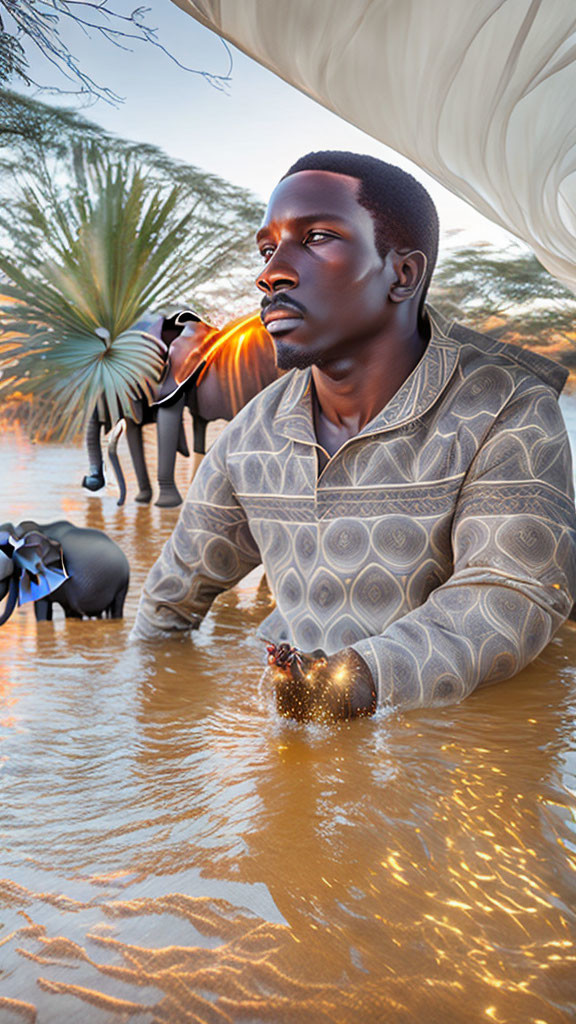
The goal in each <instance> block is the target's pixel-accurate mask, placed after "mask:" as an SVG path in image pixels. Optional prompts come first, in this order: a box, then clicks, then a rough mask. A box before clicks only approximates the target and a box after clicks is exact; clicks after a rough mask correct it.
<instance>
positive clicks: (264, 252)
mask: <svg viewBox="0 0 576 1024" xmlns="http://www.w3.org/2000/svg"><path fill="white" fill-rule="evenodd" d="M273 252H274V246H272V245H263V246H262V248H261V249H260V255H261V256H262V257H263V258H264V259H265V260H266V261H268V260H269V259H270V257H271V256H272V254H273Z"/></svg>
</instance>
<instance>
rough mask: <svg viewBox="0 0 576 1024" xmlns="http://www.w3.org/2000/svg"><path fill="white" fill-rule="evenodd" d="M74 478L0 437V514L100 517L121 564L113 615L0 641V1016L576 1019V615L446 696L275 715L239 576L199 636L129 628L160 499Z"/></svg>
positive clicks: (75, 456) (61, 452)
mask: <svg viewBox="0 0 576 1024" xmlns="http://www.w3.org/2000/svg"><path fill="white" fill-rule="evenodd" d="M565 411H566V414H567V418H568V422H569V425H570V427H571V430H572V432H573V436H574V437H575V438H576V402H574V401H571V400H566V402H565ZM148 441H149V442H151V441H152V436H151V435H149V437H148ZM83 472H84V456H83V453H82V451H81V449H79V448H75V447H71V446H70V447H66V446H52V445H32V444H30V443H29V442H28V441H27V440H26V438H25V436H24V435H23V433H22V432H21V431H19V430H17V429H15V430H14V431H11V432H5V433H4V435H3V437H2V439H1V440H0V480H1V481H2V485H1V486H2V491H3V502H2V513H1V516H0V519H1V520H2V521H4V520H6V519H11V520H13V521H19V520H20V519H25V518H38V519H39V520H41V521H42V520H43V521H50V520H51V519H56V518H61V517H66V518H69V519H71V520H73V521H74V522H77V523H78V524H79V525H84V524H85V525H88V526H92V527H96V528H99V529H105V530H106V531H107V532H108V533H109V534H110V535H111V536H112V537H113V538H114V539H115V540H116V541H118V543H119V544H121V546H122V547H123V548H124V550H125V551H126V553H127V555H128V557H129V560H130V563H131V566H132V582H131V587H130V593H129V596H128V601H127V605H126V609H125V614H126V618H125V619H124V621H122V622H105V621H103V622H79V621H73V620H71V621H68V622H67V621H65V620H64V618H63V617H62V618H60V617H57V618H56V619H55V621H54V623H52V624H50V623H40V624H36V622H35V620H34V616H33V613H32V612H31V610H30V608H28V609H25V610H24V609H22V610H20V611H18V612H16V613H15V614H14V616H13V618H12V619H11V621H10V622H9V623H8V624H7V625H6V626H4V627H3V628H2V631H1V634H0V654H1V667H0V740H1V741H0V767H1V771H0V786H1V791H0V796H1V803H0V829H1V838H0V849H1V854H0V857H1V869H0V877H1V879H2V880H1V881H0V1020H1V1021H2V1022H3V1024H4V1022H5V1021H6V1022H9V1024H11V1022H12V1021H14V1022H21V1021H25V1022H27V1021H34V1020H38V1022H40V1024H60V1022H62V1021H64V1022H68V1021H78V1022H82V1024H87V1022H94V1024H108V1022H119V1021H134V1022H136V1024H152V1022H169V1024H172V1022H174V1024H180V1022H206V1024H229V1022H236V1021H244V1022H248V1024H261V1022H271V1024H277V1022H284V1021H286V1022H294V1024H308V1022H310V1024H316V1022H318V1024H320V1022H322V1024H333V1022H337V1024H340V1022H342V1024H344V1022H346V1024H348V1022H350V1024H351V1022H354V1024H356V1022H359V1024H372V1022H387V1021H390V1022H394V1024H396V1022H400V1024H403V1022H438V1024H440V1022H442V1024H444V1022H450V1024H452V1022H453V1024H460V1022H466V1024H468V1022H476V1021H478V1022H491V1021H494V1022H501V1024H503V1022H506V1024H511V1022H516V1021H517V1022H522V1024H528V1022H532V1024H560V1022H566V1021H571V1020H574V1019H576V826H575V821H576V818H575V808H576V729H575V723H576V671H575V665H576V626H575V625H574V624H568V625H566V626H565V627H563V629H562V630H561V632H560V634H559V635H558V636H557V638H556V639H555V640H554V641H553V642H552V644H550V646H549V647H548V648H547V649H546V650H545V651H544V653H543V654H542V655H541V657H540V658H538V660H537V661H536V662H535V663H534V664H533V665H532V666H531V667H530V668H528V669H527V670H525V671H524V672H522V673H521V674H520V675H519V676H517V677H516V678H515V679H514V680H512V681H509V682H507V683H503V684H500V685H499V686H496V687H492V688H489V689H487V690H485V691H483V692H480V693H478V694H475V695H472V697H470V698H469V699H468V700H467V701H466V702H465V703H463V704H461V705H457V706H455V707H448V708H443V709H441V710H424V711H417V712H410V713H408V714H405V715H399V714H395V713H380V714H379V715H378V716H377V717H376V718H375V719H373V720H370V721H361V722H354V723H350V724H345V725H342V726H341V727H339V728H325V727H318V726H315V727H300V726H295V725H292V724H289V723H285V722H282V721H279V720H278V718H277V717H276V715H275V712H274V707H273V704H272V702H271V697H270V694H269V693H268V692H266V690H265V689H264V688H263V687H262V685H261V683H260V675H261V672H262V666H263V652H262V645H261V643H260V642H258V641H257V640H256V638H255V630H256V625H257V623H258V622H259V621H260V620H261V619H262V618H263V617H264V615H265V614H266V613H267V612H268V610H269V597H268V595H267V593H266V591H265V589H264V588H263V587H262V586H261V585H260V577H259V574H258V572H256V573H253V574H251V575H250V576H249V577H247V578H246V580H244V581H243V583H242V584H241V585H240V586H239V587H237V588H236V589H235V590H234V591H232V592H230V593H228V594H226V595H224V596H222V597H221V598H219V599H218V600H217V602H216V603H215V605H214V607H213V609H212V611H211V612H210V614H209V615H208V617H207V619H206V621H205V623H204V624H203V626H202V628H201V630H200V631H199V632H198V633H197V634H196V635H195V636H194V640H193V641H192V642H190V641H189V640H181V639H179V640H173V641H170V642H164V643H162V644H160V645H159V646H158V647H157V649H154V650H152V651H149V650H147V651H143V650H141V649H139V648H138V647H132V646H129V644H128V632H129V629H130V625H131V622H132V621H133V618H134V614H135V609H136V604H137V598H138V594H139V590H140V587H141V584H142V582H143V580H144V577H145V574H146V572H147V570H148V568H149V566H150V564H151V563H152V561H153V560H154V558H155V557H156V555H157V553H158V551H159V549H160V547H161V545H162V543H163V542H164V540H165V539H166V538H167V537H168V535H169V533H170V531H171V529H172V528H173V526H174V524H175V522H176V518H177V511H174V510H160V509H156V508H154V507H138V506H136V505H135V504H134V503H133V501H131V500H130V494H131V495H133V494H134V493H135V487H134V483H133V481H132V480H131V479H130V480H129V498H128V502H127V504H126V506H125V507H124V508H122V509H118V508H117V507H116V504H115V496H114V493H113V491H112V490H111V489H110V490H107V491H106V492H105V493H103V495H102V496H98V495H95V496H90V495H87V494H86V493H85V492H83V491H82V490H81V488H80V486H79V481H80V479H81V476H82V473H83ZM187 472H188V470H187V465H186V463H185V462H184V461H183V460H182V462H181V464H180V467H179V476H180V481H181V483H182V486H185V479H186V475H187Z"/></svg>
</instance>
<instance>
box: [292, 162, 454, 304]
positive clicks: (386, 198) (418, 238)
mask: <svg viewBox="0 0 576 1024" xmlns="http://www.w3.org/2000/svg"><path fill="white" fill-rule="evenodd" d="M299 171H332V172H333V173H334V174H346V175H348V177H350V178H357V179H358V181H359V182H360V189H359V192H358V196H357V198H358V202H359V203H360V205H361V206H364V207H365V208H366V209H367V210H368V211H369V212H370V213H371V215H372V217H373V219H374V240H375V244H376V248H377V250H378V253H379V254H380V256H381V257H382V259H385V257H386V256H387V255H388V252H389V251H390V249H419V250H420V251H421V252H423V253H424V255H425V256H426V259H427V268H426V275H425V277H424V287H423V289H422V295H421V297H420V306H419V312H420V313H421V311H422V307H423V305H424V301H425V299H426V293H427V291H428V286H429V284H430V279H431V277H432V273H433V271H434V267H435V266H436V258H437V256H438V234H439V223H438V212H437V210H436V207H435V205H434V202H433V200H432V198H431V197H430V195H429V194H428V192H427V191H426V189H425V188H424V186H423V185H421V184H420V182H419V181H417V180H416V178H414V177H412V175H411V174H408V172H407V171H403V170H402V168H401V167H396V166H395V165H394V164H387V163H385V161H384V160H378V159H377V157H374V156H366V155H363V154H360V153H348V152H346V151H343V150H330V149H328V150H322V151H320V152H318V153H307V154H306V156H302V157H300V159H299V160H297V161H296V163H294V164H292V166H291V167H290V169H289V170H288V171H287V172H286V174H285V175H284V178H288V177H290V175H291V174H297V173H298V172H299ZM282 180H283V179H282Z"/></svg>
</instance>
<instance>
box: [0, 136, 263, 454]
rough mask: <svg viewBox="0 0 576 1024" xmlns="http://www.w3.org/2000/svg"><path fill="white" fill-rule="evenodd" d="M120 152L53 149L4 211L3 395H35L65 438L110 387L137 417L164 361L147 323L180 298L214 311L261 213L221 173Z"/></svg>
mask: <svg viewBox="0 0 576 1024" xmlns="http://www.w3.org/2000/svg"><path fill="white" fill-rule="evenodd" d="M119 150H120V151H115V149H114V147H112V151H111V152H106V151H105V150H104V151H103V148H102V145H101V143H99V144H98V145H96V144H95V143H87V144H81V143H78V142H73V144H72V145H71V146H70V147H69V149H68V151H67V152H66V153H65V155H64V156H57V157H55V158H54V157H50V156H49V154H48V155H47V154H44V155H42V154H40V157H41V159H40V162H39V163H38V164H34V166H33V169H32V170H31V171H30V172H26V171H22V170H21V171H20V172H19V181H18V183H17V184H14V183H13V186H12V189H11V190H9V195H8V196H7V198H6V201H5V203H4V204H3V205H2V208H1V209H0V236H2V237H3V238H4V240H5V241H6V244H5V245H4V246H3V247H2V246H0V249H1V248H4V254H3V255H0V272H2V273H3V274H4V276H5V282H4V283H2V285H1V286H0V291H2V293H3V294H4V296H5V299H6V300H7V301H4V302H3V304H2V306H1V307H0V317H1V318H2V321H3V331H4V339H5V340H4V341H3V342H2V343H1V344H0V373H1V377H2V380H1V382H0V395H4V396H7V395H10V394H12V393H14V392H18V393H20V394H29V395H34V397H35V399H39V400H40V403H41V406H40V407H41V410H42V420H43V424H42V425H43V427H44V428H45V427H46V418H45V410H46V408H49V410H50V427H51V432H52V433H53V434H55V435H56V436H61V437H62V436H70V435H73V434H76V433H77V432H78V431H79V430H81V429H82V428H83V426H84V424H85V422H86V420H87V418H88V416H89V415H90V414H91V412H92V409H93V408H94V405H95V403H96V401H97V399H98V397H99V396H100V395H101V394H104V395H105V397H106V401H107V403H108V406H109V408H110V410H111V412H112V415H113V416H114V415H120V416H122V415H130V414H131V409H132V406H131V403H132V401H133V400H134V398H136V397H137V396H138V395H139V394H141V393H144V394H149V392H150V387H151V385H152V383H153V382H154V381H155V380H157V379H158V375H159V373H160V371H161V369H162V365H163V364H162V358H161V354H160V352H159V347H158V344H157V343H156V342H155V341H154V339H152V338H149V339H146V338H145V337H144V338H143V337H142V336H141V334H140V333H139V332H138V333H136V334H135V333H134V331H133V329H132V328H133V326H134V324H135V323H136V322H137V321H138V320H139V319H140V318H141V316H142V314H143V313H144V312H145V311H147V310H150V309H158V308H160V307H164V308H165V307H166V306H167V305H168V304H172V305H174V304H176V305H180V304H181V305H190V304H193V305H195V306H196V308H198V309H199V310H200V311H201V312H202V311H204V312H205V308H206V307H205V303H203V301H202V289H203V287H204V289H205V290H206V291H207V292H213V290H214V285H215V282H220V284H221V286H222V288H221V292H223V291H224V292H225V286H226V282H227V281H230V279H231V278H234V276H235V272H236V274H237V275H238V276H239V277H240V278H241V279H242V277H243V271H244V266H245V264H246V263H247V262H249V260H248V252H249V251H250V252H251V250H252V244H253V243H252V237H253V233H254V230H255V228H256V225H257V223H258V221H259V219H260V217H261V212H262V211H261V206H260V204H259V203H257V202H256V201H255V200H254V199H253V198H252V197H251V196H250V195H249V194H248V193H246V192H245V191H244V190H242V189H238V188H236V187H235V186H232V185H230V184H229V183H227V182H225V181H222V180H220V179H218V178H216V177H215V176H214V175H208V174H205V173H203V172H202V171H199V170H198V169H197V168H194V167H190V166H187V165H183V164H179V163H177V162H176V161H173V160H171V159H170V158H168V157H167V156H166V155H165V154H161V153H160V152H159V151H156V150H153V149H151V151H150V152H149V153H148V156H149V159H148V160H145V159H143V155H145V154H143V153H142V149H141V148H140V147H139V148H138V159H136V156H135V152H134V149H133V148H131V147H125V148H124V151H123V152H122V147H121V146H120V147H119ZM220 299H221V301H222V294H221V296H220ZM191 300H192V301H191Z"/></svg>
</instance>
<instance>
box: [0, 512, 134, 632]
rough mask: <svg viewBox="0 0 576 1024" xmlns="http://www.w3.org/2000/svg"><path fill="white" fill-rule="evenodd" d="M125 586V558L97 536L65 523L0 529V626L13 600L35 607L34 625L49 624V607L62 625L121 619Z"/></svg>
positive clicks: (127, 568) (109, 541)
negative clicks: (59, 613) (56, 608)
mask: <svg viewBox="0 0 576 1024" xmlns="http://www.w3.org/2000/svg"><path fill="white" fill-rule="evenodd" d="M129 581H130V566H129V564H128V559H127V558H126V555H125V554H124V552H123V551H122V549H121V548H120V547H119V546H118V544H116V542H115V541H113V540H112V539H111V538H110V537H108V536H107V535H106V534H105V533H103V532H102V530H91V529H84V528H82V527H78V526H75V525H74V524H73V523H70V522H68V521H67V520H64V519H62V520H59V521H58V522H55V523H46V524H39V523H35V522H32V521H31V520H26V521H24V522H21V523H19V524H18V526H13V525H12V523H4V524H3V525H1V526H0V600H3V599H4V598H5V597H6V595H8V601H7V603H6V606H5V609H4V612H3V613H2V615H1V616H0V625H3V624H4V622H7V620H8V619H9V618H10V615H11V614H12V612H13V610H14V607H15V605H16V601H17V600H18V603H19V604H24V603H26V602H28V601H34V613H35V615H36V619H37V621H39V622H41V621H51V620H52V606H53V605H54V604H59V605H61V606H62V608H63V609H64V613H65V615H66V618H67V619H70V618H73V619H82V618H84V617H85V616H86V617H88V618H94V617H96V618H101V617H102V615H106V617H107V618H111V619H121V618H122V615H123V609H124V601H125V598H126V594H127V591H128V584H129Z"/></svg>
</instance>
